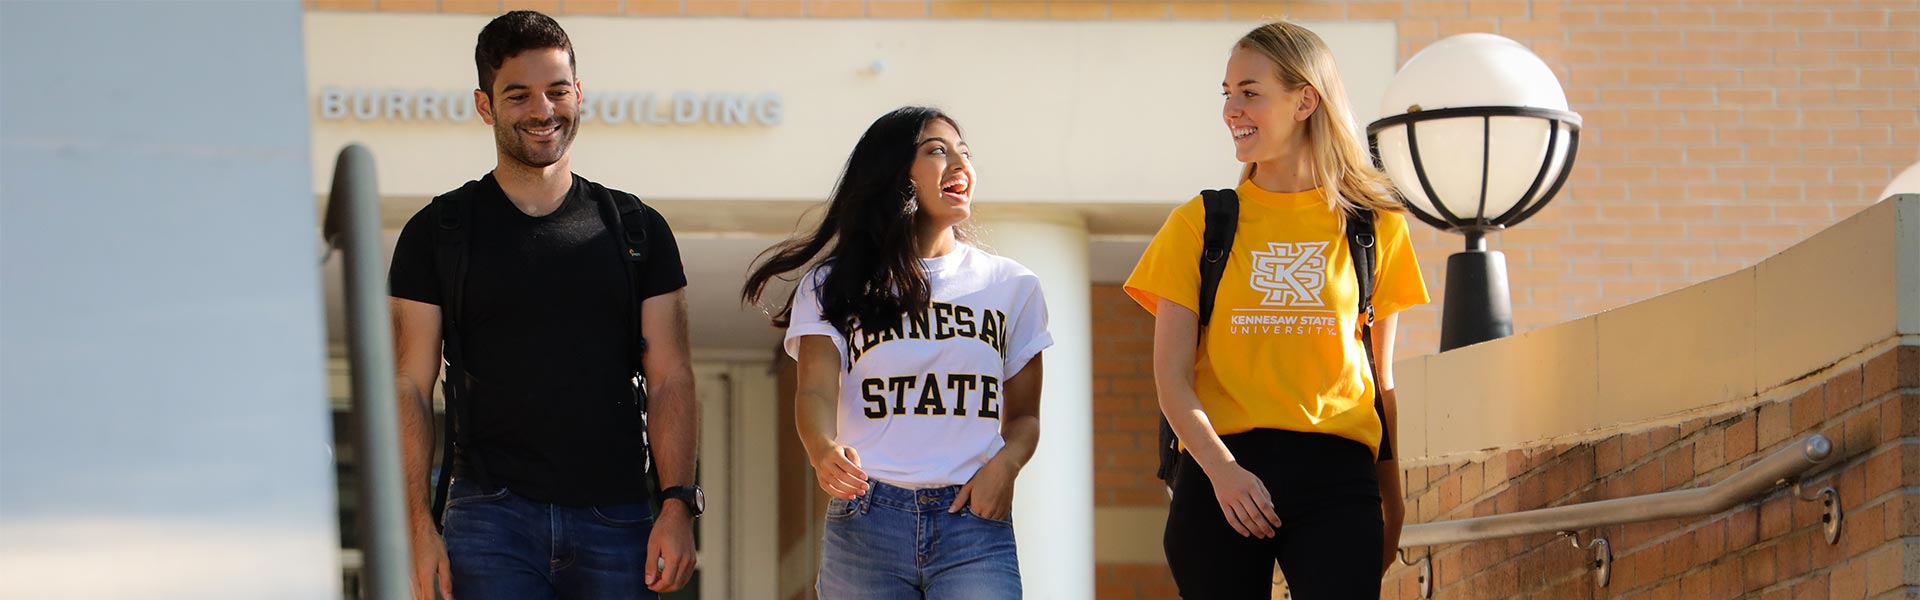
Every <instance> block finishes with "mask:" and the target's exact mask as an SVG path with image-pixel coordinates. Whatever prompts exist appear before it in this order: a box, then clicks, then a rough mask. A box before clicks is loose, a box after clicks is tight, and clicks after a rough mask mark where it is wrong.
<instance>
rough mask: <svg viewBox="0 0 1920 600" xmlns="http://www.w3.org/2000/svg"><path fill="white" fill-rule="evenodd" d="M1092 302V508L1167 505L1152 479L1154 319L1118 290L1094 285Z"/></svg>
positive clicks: (1155, 442) (1155, 431) (1155, 418)
mask: <svg viewBox="0 0 1920 600" xmlns="http://www.w3.org/2000/svg"><path fill="white" fill-rule="evenodd" d="M1092 300H1093V302H1092V304H1093V357H1094V358H1093V462H1094V464H1093V487H1094V504H1095V505H1096V506H1166V505H1167V491H1166V488H1164V487H1162V486H1161V484H1160V482H1159V480H1157V479H1154V477H1153V469H1154V466H1155V465H1157V464H1159V462H1158V461H1159V455H1158V454H1156V453H1155V451H1154V448H1155V447H1156V446H1157V445H1158V443H1159V437H1158V435H1159V430H1158V425H1159V423H1160V403H1159V400H1158V399H1157V396H1156V394H1155V393H1154V390H1153V315H1150V314H1147V311H1146V310H1145V309H1142V308H1140V305H1138V304H1135V303H1134V302H1133V299H1132V298H1129V297H1127V293H1126V292H1125V291H1122V290H1121V289H1120V286H1117V285H1096V286H1093V293H1092Z"/></svg>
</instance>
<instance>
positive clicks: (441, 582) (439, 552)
mask: <svg viewBox="0 0 1920 600" xmlns="http://www.w3.org/2000/svg"><path fill="white" fill-rule="evenodd" d="M413 521H414V523H413V544H412V551H413V557H412V558H413V598H414V600H434V592H435V591H436V588H438V589H437V591H439V592H440V595H439V597H440V598H444V599H445V600H453V571H452V570H451V569H449V568H448V567H447V545H446V542H445V541H444V540H442V539H440V532H439V531H437V530H435V529H434V527H433V522H432V521H428V520H426V519H414V520H413ZM436 582H438V585H436Z"/></svg>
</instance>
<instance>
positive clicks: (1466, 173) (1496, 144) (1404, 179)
mask: <svg viewBox="0 0 1920 600" xmlns="http://www.w3.org/2000/svg"><path fill="white" fill-rule="evenodd" d="M1380 114H1383V115H1388V116H1387V117H1385V118H1382V119H1380V120H1377V121H1374V122H1373V123H1372V124H1371V125H1368V126H1367V142H1368V144H1369V145H1371V146H1372V148H1373V160H1374V165H1375V166H1377V167H1380V168H1381V169H1383V170H1385V171H1386V172H1387V176H1388V177H1389V178H1391V179H1392V180H1393V185H1394V187H1395V188H1397V189H1396V191H1397V192H1398V194H1399V197H1400V201H1401V202H1402V203H1404V204H1406V206H1407V208H1408V209H1409V210H1410V211H1412V213H1413V215H1414V216H1415V217H1417V218H1419V219H1420V220H1421V221H1423V222H1426V223H1427V224H1428V225H1432V226H1434V227H1437V228H1439V229H1441V230H1444V231H1451V232H1454V233H1459V234H1461V235H1463V236H1465V237H1466V250H1465V251H1464V252H1460V253H1458V254H1454V255H1453V256H1450V257H1448V258H1447V290H1446V300H1445V304H1444V306H1443V309H1442V316H1441V321H1440V350H1441V351H1442V352H1444V351H1447V350H1452V349H1454V348H1459V347H1461V346H1468V345H1472V344H1476V343H1480V342H1484V341H1487V340H1492V339H1498V338H1502V337H1506V336H1508V335H1512V334H1513V307H1512V302H1511V300H1510V299H1509V297H1508V293H1507V261H1506V255H1504V254H1502V253H1500V252H1499V251H1490V250H1488V249H1487V234H1488V233H1490V232H1495V231H1500V230H1502V229H1506V228H1508V227H1512V226H1514V225H1518V224H1519V223H1520V222H1521V221H1525V220H1527V218H1528V217H1531V216H1533V215H1534V213H1537V212H1540V209H1541V208H1543V207H1545V206H1546V205H1547V201H1549V200H1552V199H1553V196H1554V194H1556V193H1558V192H1559V191H1560V187H1561V186H1562V185H1563V184H1565V183H1566V180H1567V174H1568V173H1569V172H1570V171H1571V170H1572V166H1573V158H1574V153H1575V151H1576V150H1578V149H1579V146H1580V115H1578V114H1575V113H1572V112H1568V111H1567V96H1566V93H1565V92H1564V91H1563V90H1562V89H1561V88H1560V81H1559V80H1558V79H1556V78H1555V77H1554V75H1553V70H1552V69H1549V68H1547V64H1546V63H1545V62H1542V61H1541V60H1540V57H1538V56H1534V54H1533V52H1532V51H1529V50H1527V48H1526V46H1522V45H1520V43H1519V42H1515V41H1513V40H1510V39H1507V38H1504V37H1500V36H1497V35H1493V34H1488V33H1468V34H1462V35H1456V36H1453V37H1449V38H1446V39H1443V40H1440V41H1439V42H1436V43H1434V44H1433V45H1432V46H1428V47H1427V48H1426V49H1425V50H1421V51H1420V53H1419V54H1415V55H1414V56H1413V58H1412V59H1410V60H1408V61H1407V64H1406V66H1404V67H1402V68H1401V69H1400V72H1399V73H1398V74H1396V75H1394V77H1393V82H1392V83H1391V84H1389V85H1388V86H1387V93H1386V98H1385V99H1384V100H1383V101H1382V102H1381V109H1380Z"/></svg>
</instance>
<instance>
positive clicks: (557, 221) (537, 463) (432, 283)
mask: <svg viewBox="0 0 1920 600" xmlns="http://www.w3.org/2000/svg"><path fill="white" fill-rule="evenodd" d="M478 183H479V185H476V186H472V187H471V188H468V189H474V190H478V193H473V194H466V196H467V197H465V198H461V199H459V200H457V201H459V202H472V203H473V209H472V211H471V213H470V214H471V222H469V223H464V224H463V225H462V226H463V227H465V228H467V246H468V250H467V253H468V254H467V265H468V266H467V274H466V286H465V288H466V291H465V292H464V295H463V296H462V301H463V303H464V304H465V308H464V309H463V310H462V312H463V313H464V314H463V315H461V316H462V317H463V320H462V326H461V328H460V329H461V330H460V335H461V338H462V339H461V342H462V343H461V345H462V347H463V348H464V359H463V360H464V362H465V365H464V366H465V368H466V370H467V371H468V373H469V374H470V375H471V376H472V378H473V382H474V385H473V388H472V391H471V392H470V393H469V394H468V403H467V405H468V406H469V407H470V408H469V410H470V411H471V413H470V416H469V419H470V420H471V421H470V425H471V430H470V431H464V432H462V434H461V436H460V442H461V444H463V445H464V449H463V451H462V455H461V456H460V457H459V458H460V461H459V463H458V464H457V465H456V466H455V473H456V474H460V475H462V476H472V475H474V473H472V472H471V469H472V464H471V460H472V459H476V458H477V459H478V461H479V464H480V466H481V468H482V469H484V472H485V475H486V478H487V479H488V480H489V481H490V483H493V484H495V485H505V486H507V487H509V488H511V489H513V491H515V492H517V493H519V494H521V495H524V496H527V497H529V498H533V499H535V500H540V501H545V502H553V503H557V504H571V505H590V504H614V503H625V502H638V501H641V500H644V499H646V498H647V494H648V492H647V489H646V485H645V481H646V479H645V462H644V461H645V459H644V456H645V455H644V452H643V451H642V446H641V435H642V433H643V431H642V430H643V427H642V426H641V423H640V419H639V413H638V409H637V405H636V403H635V402H634V397H633V392H632V383H631V381H632V377H631V375H630V373H629V368H630V366H631V364H632V362H631V361H630V360H629V357H630V354H629V352H631V351H633V349H632V348H630V347H629V346H631V345H632V342H631V338H632V336H631V330H630V329H629V328H630V327H632V326H633V325H632V323H633V321H631V320H630V319H629V318H628V315H627V314H626V312H625V311H627V310H628V307H629V306H630V303H629V300H628V298H629V296H631V294H632V293H631V290H630V288H629V287H628V283H627V274H626V273H625V269H626V268H627V267H626V264H625V262H624V258H623V254H624V248H625V241H624V239H625V238H624V235H622V234H621V233H619V232H614V231H609V229H608V227H607V224H606V221H605V220H604V219H603V218H602V216H601V212H600V206H599V205H598V202H599V200H596V198H595V196H594V195H592V193H591V190H593V189H595V188H598V187H599V186H598V184H594V183H591V182H589V181H587V180H586V179H584V178H582V177H580V176H578V175H575V176H574V177H573V187H572V188H571V189H570V190H568V191H567V197H566V199H565V200H563V201H562V202H561V204H560V208H559V209H557V210H555V211H554V212H553V213H552V214H548V215H546V216H542V217H531V216H527V214H526V213H523V212H520V209H519V208H518V207H516V206H514V205H513V203H512V201H510V200H508V199H507V195H506V193H505V192H504V191H502V190H501V189H500V185H499V183H498V182H496V181H494V178H493V174H491V173H489V174H487V176H486V177H483V178H481V180H480V181H479V182H478ZM647 210H648V212H649V213H650V214H649V217H650V219H649V221H650V222H651V228H650V229H649V230H648V232H647V243H648V245H649V248H648V250H647V261H646V264H645V266H644V269H643V271H644V275H643V277H642V279H643V281H642V282H641V283H640V286H639V288H640V290H641V292H640V293H641V296H642V298H643V299H644V298H651V297H653V296H658V295H660V294H665V293H669V292H672V291H674V290H678V289H680V288H683V287H686V284H687V278H686V273H685V271H684V270H683V268H682V265H681V263H680V250H679V247H678V246H677V245H676V244H675V243H674V240H673V231H672V230H671V229H670V228H668V227H667V221H666V219H665V218H663V217H661V216H660V214H659V213H657V212H653V211H652V209H651V208H649V209H647ZM438 226H439V221H438V215H437V214H435V213H434V207H433V205H431V204H429V205H428V206H427V207H426V208H423V209H421V210H420V212H419V213H417V214H415V215H414V216H413V218H412V219H411V220H409V221H407V225H406V227H405V228H404V229H402V230H401V231H400V241H399V244H398V245H397V246H396V247H395V248H394V251H393V268H392V270H391V271H390V272H389V273H388V285H389V287H390V288H391V290H392V292H391V293H392V294H393V295H394V296H396V297H399V298H405V299H408V300H415V301H419V302H425V303H428V304H435V305H444V302H443V301H442V298H441V296H442V294H441V290H440V280H439V277H438V276H437V269H438V268H439V265H436V264H435V263H436V260H435V247H434V244H435V242H434V230H435V229H436V228H437V227H438ZM449 268H451V267H449ZM631 305H637V303H633V304H631ZM469 452H470V453H471V454H469Z"/></svg>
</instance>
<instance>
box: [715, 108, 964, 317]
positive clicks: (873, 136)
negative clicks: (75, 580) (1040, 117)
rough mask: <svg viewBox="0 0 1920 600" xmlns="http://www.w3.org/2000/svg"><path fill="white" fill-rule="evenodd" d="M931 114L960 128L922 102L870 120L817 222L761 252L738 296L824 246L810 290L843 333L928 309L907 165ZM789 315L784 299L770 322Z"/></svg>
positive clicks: (755, 300)
mask: <svg viewBox="0 0 1920 600" xmlns="http://www.w3.org/2000/svg"><path fill="white" fill-rule="evenodd" d="M935 119H939V120H942V121H946V122H947V124H948V125H952V126H953V128H954V130H956V131H958V130H959V129H960V125H959V124H957V123H954V121H953V118H951V117H948V116H947V115H946V114H945V113H942V112H940V111H939V109H934V108H928V107H924V106H906V107H901V108H898V109H894V111H893V112H889V113H887V114H885V115H883V116H881V117H880V118H879V119H878V120H875V121H874V122H873V125H871V126H868V127H867V132H866V133H865V134H863V135H861V136H860V142H859V143H857V144H854V146H853V155H851V156H848V157H847V167H846V170H844V171H842V172H841V173H840V182H839V183H837V184H835V185H834V186H833V197H832V199H831V200H829V201H828V203H827V214H826V216H825V217H824V218H822V219H821V220H820V226H819V227H817V228H815V229H814V230H813V232H812V233H808V234H804V235H797V236H794V237H791V238H787V240H786V241H784V242H781V243H779V244H778V245H775V246H774V247H772V248H768V249H767V250H766V251H765V252H762V253H760V256H759V257H756V258H755V259H754V262H756V263H758V266H756V267H754V268H753V269H752V270H751V271H749V273H748V275H747V283H746V285H745V286H743V287H742V288H741V289H740V297H741V299H742V300H744V301H746V302H747V303H749V304H759V302H760V294H761V292H762V291H764V290H765V289H766V286H767V283H768V282H769V281H770V280H772V279H773V278H775V277H778V276H780V275H783V274H786V273H790V272H793V271H796V270H799V269H800V268H802V267H805V266H807V265H808V264H809V263H811V262H813V259H814V257H816V256H819V255H820V253H821V252H822V251H823V250H824V251H825V252H826V257H825V258H824V259H822V260H821V262H822V264H831V265H832V266H833V269H832V270H831V271H828V273H827V276H826V279H825V281H822V282H820V286H819V287H818V288H816V290H815V291H816V292H818V294H817V295H818V296H819V298H820V314H821V316H822V317H825V319H826V321H827V322H828V323H831V324H833V327H834V328H835V329H838V330H840V333H841V334H842V335H851V334H852V333H853V328H854V327H855V326H856V325H857V326H859V327H861V328H862V329H863V330H865V331H879V330H882V329H891V328H893V327H894V326H897V325H899V324H900V318H901V317H902V316H903V315H904V314H905V313H906V312H907V311H909V310H916V309H917V310H925V309H926V307H927V304H928V301H929V300H928V296H929V294H930V293H931V291H930V290H929V289H928V284H927V274H926V272H925V271H923V270H922V269H921V267H920V259H919V254H918V252H917V251H916V246H915V244H914V222H915V220H916V219H915V217H916V216H917V214H918V211H917V207H918V204H916V203H915V202H913V180H912V178H911V170H912V167H913V160H914V156H915V154H916V152H915V145H914V143H915V142H917V141H919V140H920V130H921V129H923V128H925V127H926V126H927V124H928V123H931V122H933V120H935ZM829 244H832V248H831V249H829V248H828V245H829ZM802 285H805V282H802ZM792 314H793V301H792V299H791V297H789V299H788V301H787V303H786V306H783V307H781V309H780V312H779V313H778V314H776V315H774V317H773V324H774V325H776V326H779V327H785V326H787V322H788V320H789V318H790V317H791V316H792Z"/></svg>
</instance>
